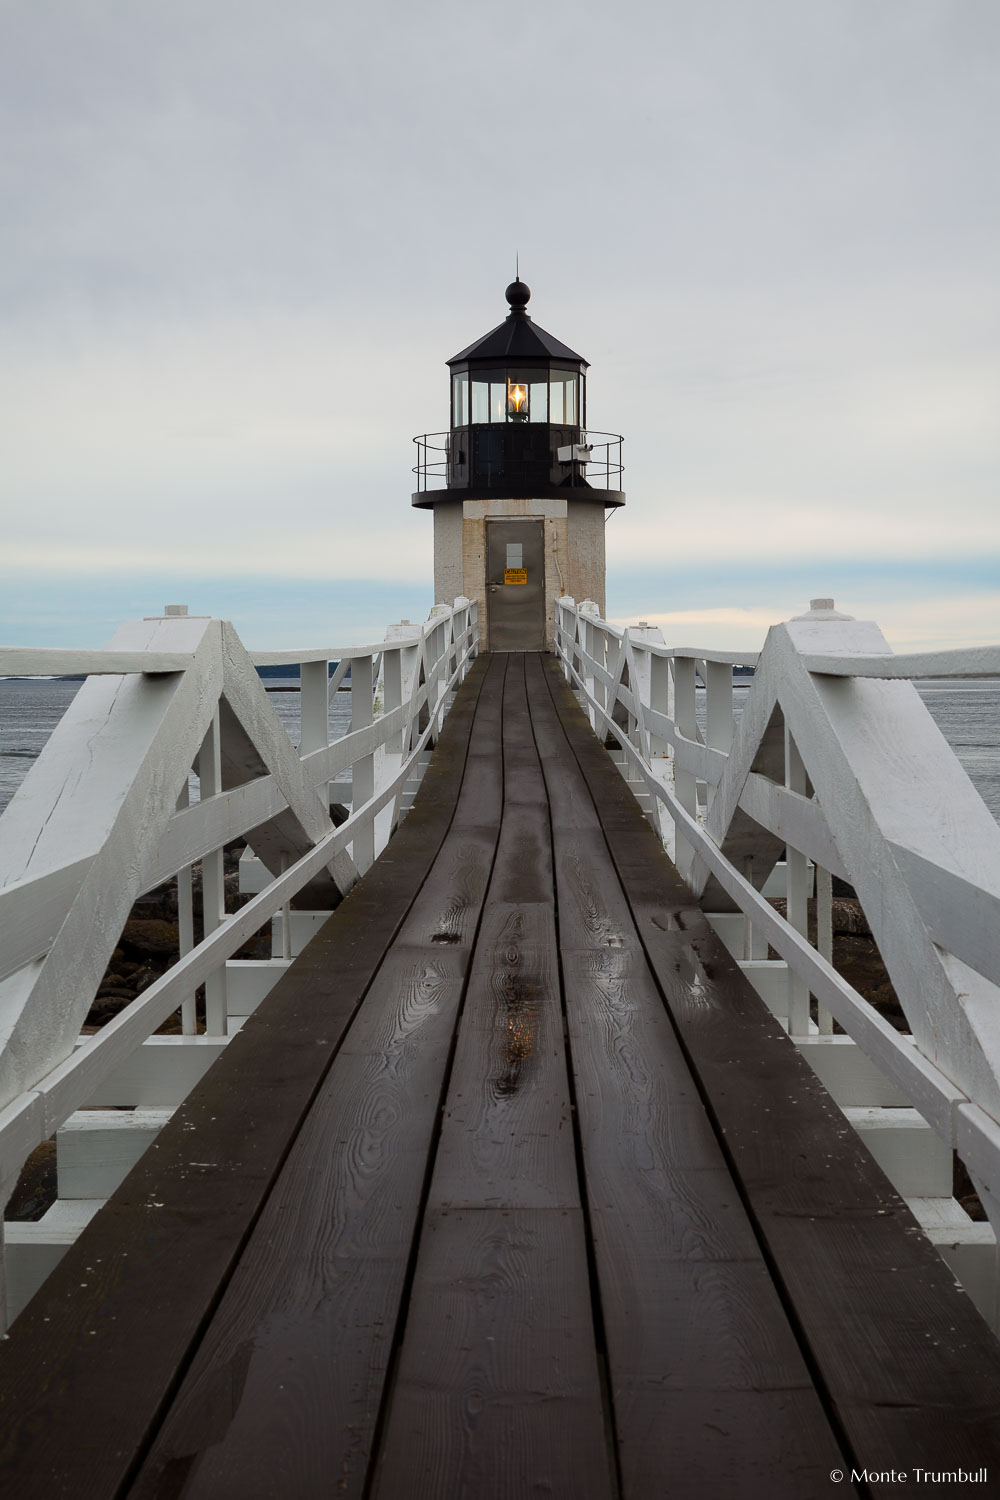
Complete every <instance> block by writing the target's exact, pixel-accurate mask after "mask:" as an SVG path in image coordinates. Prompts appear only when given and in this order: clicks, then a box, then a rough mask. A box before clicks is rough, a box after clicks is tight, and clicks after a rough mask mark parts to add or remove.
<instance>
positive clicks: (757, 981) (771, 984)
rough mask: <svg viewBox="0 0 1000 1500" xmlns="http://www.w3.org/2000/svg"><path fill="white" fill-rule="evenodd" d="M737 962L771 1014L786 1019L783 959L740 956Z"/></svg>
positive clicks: (786, 986) (786, 975) (786, 985)
mask: <svg viewBox="0 0 1000 1500" xmlns="http://www.w3.org/2000/svg"><path fill="white" fill-rule="evenodd" d="M726 915H727V916H728V915H729V914H728V913H727V914H726ZM739 920H740V921H741V922H742V920H743V919H742V916H741V917H740V918H739ZM737 962H738V963H739V966H740V968H741V969H742V970H743V972H744V974H745V975H746V976H747V978H748V979H749V981H750V983H751V984H752V985H753V987H754V989H755V990H756V991H757V993H758V995H759V996H760V998H761V999H762V1000H763V1002H764V1004H765V1005H766V1006H767V1008H768V1010H769V1011H770V1012H771V1014H772V1015H775V1016H779V1017H780V1018H781V1019H782V1020H784V1021H787V1019H788V1009H789V998H788V992H789V968H788V965H787V964H786V963H785V961H784V959H766V958H765V959H761V958H754V959H746V958H740V959H738V960H737Z"/></svg>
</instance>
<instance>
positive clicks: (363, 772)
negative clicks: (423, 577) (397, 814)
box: [351, 656, 375, 875]
mask: <svg viewBox="0 0 1000 1500" xmlns="http://www.w3.org/2000/svg"><path fill="white" fill-rule="evenodd" d="M374 690H375V684H374V681H373V658H372V657H370V656H355V657H353V658H352V660H351V733H352V734H353V733H354V731H355V730H356V729H365V728H367V726H368V725H369V724H371V723H372V718H373V714H372V706H373V699H374ZM351 780H352V785H353V793H352V799H351V811H352V812H353V813H356V812H357V810H358V808H359V807H361V806H363V804H364V803H365V802H367V801H368V800H369V798H370V797H373V796H374V794H375V757H374V755H363V756H361V757H360V759H359V760H356V761H355V762H354V765H353V766H352V768H351ZM353 854H354V863H355V864H356V865H357V867H358V873H359V874H361V875H363V874H364V872H365V871H366V870H367V869H369V868H370V866H371V864H372V862H373V860H374V858H375V825H374V821H371V822H369V823H368V824H367V825H366V826H365V827H364V828H359V829H358V831H357V833H356V834H355V835H354V843H353Z"/></svg>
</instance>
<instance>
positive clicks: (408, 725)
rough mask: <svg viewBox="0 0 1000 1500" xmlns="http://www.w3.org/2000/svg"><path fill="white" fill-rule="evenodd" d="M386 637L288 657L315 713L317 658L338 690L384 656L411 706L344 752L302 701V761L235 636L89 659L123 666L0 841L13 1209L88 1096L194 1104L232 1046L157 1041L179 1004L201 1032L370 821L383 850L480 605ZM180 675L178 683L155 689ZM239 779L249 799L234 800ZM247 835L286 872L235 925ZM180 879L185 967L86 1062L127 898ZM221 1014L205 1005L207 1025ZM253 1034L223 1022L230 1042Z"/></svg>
mask: <svg viewBox="0 0 1000 1500" xmlns="http://www.w3.org/2000/svg"><path fill="white" fill-rule="evenodd" d="M391 635H392V636H393V639H392V640H391V641H389V642H387V643H385V644H384V645H380V646H379V647H377V648H373V649H369V650H365V649H363V648H350V649H347V650H327V649H318V650H316V651H314V652H309V651H306V652H295V653H279V654H278V656H277V657H276V658H275V659H280V660H282V661H289V662H291V661H295V662H298V663H300V664H303V663H304V664H305V672H304V678H305V682H306V688H307V697H308V696H309V695H310V693H311V691H312V689H311V687H310V683H312V686H313V687H316V688H317V693H316V696H317V702H318V699H319V697H320V696H321V689H320V688H319V687H318V684H319V682H320V675H321V673H322V672H325V671H326V668H324V667H323V666H322V663H323V662H326V661H328V660H330V659H331V658H334V657H335V658H337V659H338V661H339V665H338V667H337V669H336V672H335V674H334V678H333V681H332V684H331V689H335V688H336V687H337V685H338V684H339V682H340V681H341V680H342V679H343V677H344V674H345V672H346V670H347V667H348V665H349V663H350V662H351V661H352V660H357V659H358V658H363V657H369V658H371V657H372V656H373V655H374V656H375V661H374V662H373V663H372V666H373V669H374V670H375V671H378V670H381V671H382V674H383V676H382V680H383V682H384V681H386V680H388V681H389V682H390V683H398V684H399V686H400V689H401V691H402V692H403V693H405V694H406V695H407V696H406V697H405V698H404V699H403V701H401V702H399V703H398V704H396V705H395V706H390V709H389V712H388V713H385V714H383V715H382V717H381V719H379V720H376V722H374V723H372V724H369V725H367V726H365V727H364V728H363V729H361V730H359V731H358V732H357V734H356V735H354V736H347V737H345V738H346V739H348V740H349V741H350V743H349V744H347V745H346V746H345V744H344V742H343V741H341V742H340V743H339V745H338V746H337V747H329V746H326V745H325V744H324V743H323V742H322V735H321V733H320V730H319V716H320V714H321V711H322V710H321V708H319V707H316V706H314V707H312V708H310V707H309V706H307V707H306V713H305V724H306V735H305V746H304V755H300V754H298V753H297V752H296V751H295V750H294V748H293V747H292V746H291V744H290V742H289V740H288V736H287V734H286V733H285V731H284V729H283V727H282V725H281V723H280V721H279V720H278V719H277V717H276V715H275V714H274V712H273V709H272V707H271V704H270V702H269V701H268V698H267V695H266V692H265V691H264V689H263V687H262V685H261V683H260V681H259V678H258V677H257V674H256V671H255V670H254V669H253V666H252V663H251V661H250V658H249V657H248V655H247V653H246V652H245V650H244V649H243V647H242V645H241V644H240V643H239V641H238V639H237V638H236V636H235V632H233V630H232V627H231V626H225V625H223V624H221V623H220V622H217V621H209V620H198V619H191V618H181V617H179V616H177V615H174V616H170V615H169V613H168V616H167V617H166V618H163V617H158V618H156V619H152V620H146V621H140V622H136V623H134V624H131V625H129V626H125V627H123V628H122V630H121V631H119V632H118V635H117V636H116V638H115V642H114V643H113V649H112V652H111V653H110V654H108V653H93V656H94V660H93V661H92V662H89V664H90V665H92V666H93V667H94V671H95V672H97V673H105V674H107V673H111V672H112V669H115V670H114V673H113V675H111V676H106V677H104V678H103V679H102V680H100V681H98V680H94V681H92V682H87V683H85V684H84V685H83V687H82V688H81V690H80V692H78V694H77V696H76V700H75V704H74V706H73V708H72V709H71V711H70V712H69V713H68V714H67V715H66V716H65V717H64V720H63V723H62V725H61V726H60V728H59V729H58V730H57V732H56V734H55V735H54V736H53V738H52V740H51V741H50V744H49V746H48V747H47V749H46V751H45V752H44V753H43V756H42V757H40V758H39V762H38V763H37V765H36V767H35V768H34V769H33V771H32V773H31V775H30V777H29V778H28V779H27V780H26V782H25V784H24V786H23V787H22V789H21V791H20V792H19V794H18V797H17V798H15V799H14V801H13V802H12V804H11V809H10V810H9V811H8V815H7V816H5V818H4V821H3V825H2V830H0V878H2V881H3V884H2V887H0V931H3V932H4V933H5V934H7V935H9V938H10V941H8V942H6V943H5V945H4V948H3V960H4V968H3V970H2V971H0V979H2V981H3V983H2V985H0V1082H2V1083H3V1084H4V1085H5V1086H6V1088H7V1090H8V1093H9V1095H10V1103H9V1104H8V1105H7V1106H6V1107H0V1198H2V1199H3V1200H4V1201H5V1198H6V1195H7V1193H8V1192H9V1190H10V1187H11V1185H12V1182H13V1180H14V1178H15V1177H16V1174H17V1170H18V1168H19V1166H20V1163H21V1162H22V1161H23V1159H24V1157H25V1156H26V1155H27V1153H28V1152H29V1151H30V1150H31V1149H32V1148H33V1147H34V1146H35V1145H37V1144H38V1143H39V1141H41V1140H42V1139H44V1138H45V1137H46V1136H47V1135H49V1134H51V1133H52V1132H53V1130H55V1129H57V1128H58V1126H59V1125H60V1124H61V1123H62V1122H63V1121H64V1120H65V1119H66V1117H67V1116H68V1115H69V1114H71V1113H72V1111H73V1110H75V1109H78V1108H80V1106H81V1105H84V1104H86V1103H87V1101H88V1100H90V1101H92V1102H94V1103H104V1104H109V1105H121V1104H124V1105H134V1104H136V1103H147V1104H155V1105H158V1104H169V1105H173V1104H174V1103H175V1102H176V1101H177V1100H178V1099H179V1098H181V1097H183V1094H184V1093H185V1092H186V1091H187V1089H188V1088H189V1087H190V1086H191V1084H192V1082H193V1081H195V1079H196V1078H197V1077H199V1076H201V1075H202V1073H203V1072H204V1068H205V1066H206V1065H207V1064H208V1062H209V1061H210V1060H211V1057H212V1056H213V1055H217V1054H218V1051H219V1050H220V1048H221V1047H223V1046H224V1045H225V1044H226V1037H225V1036H224V1035H219V1036H216V1037H198V1036H195V1035H192V1034H188V1035H185V1036H184V1037H180V1038H178V1037H149V1033H150V1032H151V1031H152V1030H153V1029H154V1028H155V1027H156V1026H158V1025H159V1024H160V1022H161V1021H162V1020H163V1019H165V1017H166V1016H167V1015H168V1014H169V1012H170V1011H171V1010H173V1009H176V1008H177V1007H178V1006H180V1007H182V1009H183V1014H184V1021H185V1026H186V1028H187V1031H188V1032H189V1033H190V1032H191V1031H192V1029H193V1026H194V1016H193V1004H192V997H193V994H194V991H195V989H196V988H197V986H198V985H199V984H203V983H204V984H207V986H208V987H209V989H210V991H211V989H212V988H213V987H216V988H217V989H218V990H219V992H220V993H221V985H222V984H223V983H224V982H225V979H224V976H225V968H224V965H225V964H226V960H227V959H230V958H231V956H232V954H233V953H234V952H235V951H236V950H237V949H238V948H239V947H240V946H241V944H242V943H243V942H244V941H245V940H246V938H247V937H248V936H250V935H251V934H252V933H253V932H255V931H256V930H257V929H259V928H260V927H261V925H263V924H266V922H267V921H268V920H270V919H272V918H273V917H274V915H275V913H277V912H279V911H280V910H281V909H282V907H283V906H284V905H286V904H287V903H288V901H289V900H290V899H291V897H292V896H293V895H298V896H299V897H300V898H301V896H302V895H303V893H304V892H305V891H306V890H307V888H310V883H312V885H313V886H322V884H323V881H324V880H326V879H327V878H328V874H327V872H329V873H330V874H332V876H333V877H334V879H333V882H332V885H331V889H336V888H337V885H338V884H339V886H340V888H341V889H345V888H346V887H347V886H349V885H350V883H351V882H352V881H353V880H354V879H355V878H356V875H357V871H356V869H355V866H354V863H353V861H352V860H351V858H350V855H349V854H348V852H347V851H348V846H349V844H350V843H351V841H352V840H353V839H354V838H355V837H357V836H358V835H359V834H360V835H361V837H362V839H364V838H365V837H366V832H365V831H366V830H370V829H371V828H372V827H373V826H374V825H375V822H376V820H377V819H378V820H380V835H379V836H380V839H382V838H384V837H386V836H387V834H388V830H389V824H390V823H391V822H392V821H394V819H392V818H390V813H391V810H392V806H393V805H394V804H395V805H396V806H398V805H399V804H400V803H401V801H402V800H403V795H404V791H406V792H407V793H408V794H409V795H412V791H413V789H414V787H415V786H416V785H417V784H419V779H420V776H421V775H422V772H423V769H424V767H425V765H426V760H427V757H428V753H429V746H430V744H431V743H432V741H433V738H434V736H435V735H436V733H437V732H438V730H439V728H440V724H441V721H442V718H443V715H444V713H445V712H446V710H447V707H448V705H449V704H450V702H451V695H452V693H453V692H454V689H455V687H456V685H457V683H458V682H460V681H461V679H462V677H463V676H464V675H465V672H466V671H467V670H468V665H469V661H470V660H471V658H472V657H473V656H474V655H475V653H476V650H477V648H478V618H477V610H476V606H475V605H474V604H470V603H469V601H467V600H460V601H456V608H455V609H454V610H452V611H449V610H448V609H446V608H443V607H438V608H436V609H435V611H434V614H433V618H432V620H431V621H430V622H429V623H428V626H426V627H424V628H423V629H420V630H417V631H413V632H410V633H407V632H403V631H393V632H391ZM178 644H179V645H181V646H184V647H189V648H190V649H187V650H184V651H183V652H179V653H176V652H175V653H174V657H175V659H172V660H170V661H167V660H165V654H166V653H165V650H164V648H171V647H174V646H177V645H178ZM126 657H127V659H126ZM73 664H78V662H77V663H73ZM67 665H68V663H67V662H66V661H65V659H63V660H62V661H61V662H60V666H61V668H62V669H65V668H66V666H67ZM179 666H184V667H185V670H184V671H183V672H178V671H177V670H176V669H177V668H178V667H179ZM143 667H145V668H147V669H148V670H147V671H146V672H145V673H144V674H143V675H141V676H138V675H137V676H136V677H134V678H133V677H127V678H124V679H123V678H122V673H123V672H124V671H125V670H126V669H132V668H135V669H136V671H137V672H138V670H139V669H140V668H143ZM167 667H169V668H170V669H171V671H172V672H174V675H173V676H171V677H163V676H162V675H159V674H161V672H162V670H163V669H165V668H167ZM362 670H363V669H362ZM313 679H315V682H313ZM393 691H395V690H393ZM421 716H423V718H424V720H425V722H423V723H420V725H419V729H418V720H419V719H420V718H421ZM313 720H315V721H316V722H315V723H313ZM314 730H315V733H314ZM403 730H405V734H404V735H403V736H402V738H403V749H402V750H398V751H394V752H393V755H394V756H395V759H391V760H390V758H389V756H388V755H387V754H386V753H385V752H384V751H383V750H382V746H383V744H384V743H385V742H386V741H387V740H390V739H391V738H392V737H393V736H395V739H396V742H397V744H398V742H399V740H400V738H401V731H403ZM206 735H208V736H209V744H208V745H206V747H205V751H204V754H203V756H202V757H201V762H200V765H199V769H200V771H201V773H202V775H201V782H202V785H201V792H202V798H201V800H200V802H199V803H198V804H196V805H195V806H186V805H185V804H186V801H187V797H186V788H187V781H188V773H189V771H190V768H191V765H192V762H193V761H194V759H195V756H196V753H197V752H198V750H199V746H200V745H201V744H202V741H203V740H204V739H205V736H206ZM311 743H315V744H316V748H315V749H310V748H309V747H310V744H311ZM404 754H405V758H404ZM365 756H368V757H371V758H375V757H378V759H379V761H380V772H379V777H378V782H377V785H376V786H375V787H374V788H373V789H372V793H371V795H369V796H367V797H364V796H362V795H360V794H359V793H358V791H357V790H356V789H354V788H352V785H351V782H350V781H346V780H345V781H344V782H338V783H337V786H336V793H335V795H337V796H338V797H339V798H346V799H351V798H352V795H353V809H352V813H351V816H350V819H349V821H348V824H346V825H344V829H343V830H342V831H335V830H334V829H333V827H332V824H331V822H330V820H329V817H328V810H327V799H326V788H325V784H324V783H325V781H326V780H327V779H329V778H330V777H331V775H337V774H341V775H348V776H349V775H350V773H351V769H352V767H353V765H354V764H355V762H356V761H358V760H359V759H364V757H365ZM227 767H228V771H227ZM227 775H229V777H230V779H231V780H232V779H235V780H236V781H237V782H239V783H241V784H238V785H235V786H229V785H227V784H226V779H225V778H226V776H227ZM383 782H384V784H383ZM240 834H243V835H246V834H250V836H251V838H252V840H256V841H259V842H261V843H262V844H264V845H266V846H267V848H268V850H269V851H270V852H269V854H268V858H271V857H272V854H273V855H274V858H275V863H280V866H281V867H283V873H282V874H281V875H280V876H279V878H278V879H277V880H275V881H273V882H271V883H270V884H269V885H268V886H267V888H266V889H264V890H261V891H260V892H259V893H257V894H256V895H255V896H254V897H253V899H252V900H251V902H250V903H249V905H248V906H247V907H246V908H244V910H243V911H241V912H240V913H238V914H237V915H236V916H232V917H227V918H225V920H222V919H221V918H222V911H221V890H220V881H219V876H220V873H221V871H220V851H221V846H222V845H223V844H224V843H225V842H228V840H229V839H231V838H234V837H236V836H238V835H240ZM19 859H20V861H21V862H20V863H18V860H19ZM4 860H5V861H6V863H3V861H4ZM199 860H200V861H202V863H203V870H205V873H206V876H207V878H206V879H205V882H204V887H205V891H206V896H207V902H208V923H207V925H208V929H209V930H208V932H207V934H206V936H205V938H204V939H203V941H202V942H201V943H199V944H198V945H197V947H194V946H193V932H192V914H191V907H190V867H191V865H192V864H193V863H195V862H197V861H199ZM206 865H207V870H206ZM175 875H176V876H177V877H178V881H179V892H178V895H179V910H180V924H179V925H180V928H181V947H182V950H183V951H182V957H181V960H180V962H179V963H178V964H176V965H175V966H174V968H173V969H171V970H170V971H169V972H168V973H167V974H166V975H164V976H163V978H162V979H160V980H158V981H156V982H155V983H154V984H153V985H151V986H150V987H149V988H148V989H147V990H146V991H144V992H143V994H142V995H141V996H140V997H139V999H138V1000H136V1001H135V1002H133V1003H132V1004H131V1005H130V1006H128V1007H126V1009H125V1010H124V1011H123V1012H122V1013H121V1014H120V1015H119V1016H117V1017H116V1018H115V1020H114V1021H112V1022H111V1023H110V1024H109V1025H107V1026H106V1027H104V1028H103V1029H102V1031H101V1032H100V1033H99V1035H98V1036H96V1037H90V1038H87V1039H86V1040H85V1042H84V1044H83V1045H82V1046H80V1047H78V1048H76V1049H75V1050H73V1048H74V1042H75V1031H76V1025H77V1024H78V1018H79V1017H80V1016H82V1014H84V1013H85V1011H86V1009H87V1008H88V1006H89V1000H90V996H91V995H92V994H93V992H94V989H95V988H96V984H97V981H98V980H99V978H100V975H101V973H102V972H103V969H104V966H105V962H106V957H107V955H108V954H109V953H110V951H111V947H112V946H113V945H114V942H115V941H116V940H117V936H118V933H119V931H120V928H121V925H122V922H123V921H124V919H125V917H126V916H127V915H128V911H129V910H130V907H131V903H132V900H133V899H134V897H135V895H137V894H138V893H139V892H140V891H144V890H149V889H152V888H153V887H154V886H157V885H159V884H160V883H161V882H162V881H163V880H165V879H168V878H172V877H173V876H175ZM216 913H217V914H218V917H219V920H218V925H216V926H215V927H214V930H212V928H213V921H214V920H215V918H216ZM84 949H86V951H83V950H84ZM81 953H82V961H81V956H80V955H81ZM213 976H214V977H213ZM66 995H70V996H71V1003H66V999H65V998H64V997H65V996H66ZM54 1000H55V1001H56V1002H57V1003H56V1004H53V1001H54ZM237 1003H239V1002H237ZM224 1009H225V1007H224V1006H223V1005H222V1004H221V1003H220V1002H219V1001H216V1002H215V1003H214V1004H210V1011H211V1023H212V1025H213V1028H215V1029H218V1015H217V1012H220V1011H224ZM241 1019H242V1018H241V1017H239V1016H236V1015H234V1016H232V1017H228V1016H227V1017H225V1026H226V1030H227V1031H229V1032H231V1031H232V1030H233V1029H234V1028H235V1027H237V1026H238V1025H239V1024H241ZM147 1038H148V1040H145V1039H147ZM136 1049H138V1051H137V1050H136ZM5 1070H6V1072H5ZM36 1075H37V1087H31V1086H30V1085H29V1086H28V1087H26V1088H22V1091H21V1092H20V1093H19V1092H18V1084H19V1079H20V1078H30V1077H34V1076H36ZM0 1100H2V1095H0Z"/></svg>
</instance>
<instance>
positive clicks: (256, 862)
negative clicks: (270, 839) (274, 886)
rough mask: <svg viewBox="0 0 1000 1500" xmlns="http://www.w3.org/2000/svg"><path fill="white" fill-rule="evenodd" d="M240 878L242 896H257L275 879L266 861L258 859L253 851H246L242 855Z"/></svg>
mask: <svg viewBox="0 0 1000 1500" xmlns="http://www.w3.org/2000/svg"><path fill="white" fill-rule="evenodd" d="M239 876H240V894H241V895H242V896H256V895H257V894H258V892H260V891H262V890H263V889H264V887H265V886H267V885H270V883H271V881H272V880H273V879H274V876H273V875H272V874H271V872H270V870H269V869H268V868H267V866H266V865H265V863H264V861H263V860H262V859H258V858H257V856H256V854H254V852H253V850H252V849H244V851H243V853H242V854H241V855H240V868H239Z"/></svg>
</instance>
